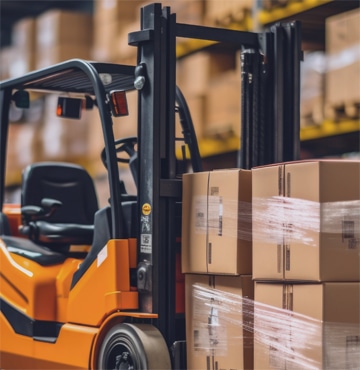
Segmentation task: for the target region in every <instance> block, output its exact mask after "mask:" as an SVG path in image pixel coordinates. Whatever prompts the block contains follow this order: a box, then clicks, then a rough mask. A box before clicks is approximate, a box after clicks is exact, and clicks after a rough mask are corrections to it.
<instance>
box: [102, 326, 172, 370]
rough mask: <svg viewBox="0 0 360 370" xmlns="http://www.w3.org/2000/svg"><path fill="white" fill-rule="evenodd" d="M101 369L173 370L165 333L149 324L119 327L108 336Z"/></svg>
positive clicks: (112, 329)
mask: <svg viewBox="0 0 360 370" xmlns="http://www.w3.org/2000/svg"><path fill="white" fill-rule="evenodd" d="M97 365H98V366H97V368H98V369H101V370H105V369H106V370H108V369H109V370H120V369H121V370H159V369H164V370H165V369H166V370H170V369H171V361H170V355H169V350H168V348H167V345H166V342H165V340H164V338H163V337H162V335H161V333H160V332H159V330H158V329H156V328H155V327H154V326H152V325H149V324H138V325H135V324H118V325H115V326H114V327H112V328H111V329H110V330H109V332H108V333H107V334H106V336H105V338H104V340H103V342H102V344H101V347H100V351H99V355H98V361H97Z"/></svg>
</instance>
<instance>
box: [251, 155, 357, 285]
mask: <svg viewBox="0 0 360 370" xmlns="http://www.w3.org/2000/svg"><path fill="white" fill-rule="evenodd" d="M279 174H282V175H281V176H280V175H279ZM282 189H283V190H282ZM279 195H280V198H278V204H277V205H278V206H279V212H280V211H282V210H283V209H281V202H284V207H285V205H286V207H287V212H289V210H290V213H288V214H287V215H288V218H285V219H284V220H283V222H278V220H276V217H277V214H276V210H275V211H274V210H273V209H271V208H272V207H271V204H272V203H271V202H273V201H274V198H273V197H276V196H279ZM281 196H283V198H281ZM359 200H360V162H358V161H335V160H334V161H331V160H329V161H303V162H301V161H300V162H292V163H291V162H289V163H286V164H281V165H274V166H268V167H262V168H260V167H259V168H256V169H254V170H253V204H261V202H263V203H266V202H267V201H268V203H269V205H270V206H269V207H268V208H267V209H266V207H265V208H264V207H262V208H261V207H260V208H259V207H257V206H256V205H255V206H254V208H253V233H254V234H253V276H254V279H264V280H279V279H280V280H282V279H285V280H301V281H360V253H359V248H360V234H359V230H360V228H359V226H360V225H359V223H360V216H359V212H356V209H357V207H356V204H360V203H356V202H357V201H359ZM353 201H355V203H354V202H353ZM354 204H355V207H354V206H353V205H354ZM300 206H301V207H300ZM350 206H351V207H350ZM291 207H293V208H291ZM266 212H274V214H273V219H271V217H265V216H267V214H266ZM278 217H279V218H280V217H283V216H282V215H280V213H279V215H278ZM312 219H313V220H314V222H313V224H311V220H312ZM272 222H273V224H271V223H272ZM286 224H287V225H286ZM263 230H266V231H267V232H268V233H269V235H270V236H271V237H269V238H265V237H264V235H266V233H264V234H261V233H262V232H263ZM271 234H272V235H271ZM259 235H261V236H259Z"/></svg>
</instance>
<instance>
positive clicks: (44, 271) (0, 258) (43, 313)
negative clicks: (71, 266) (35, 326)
mask: <svg viewBox="0 0 360 370" xmlns="http://www.w3.org/2000/svg"><path fill="white" fill-rule="evenodd" d="M0 266H1V272H0V279H1V280H0V284H1V295H2V297H5V298H6V300H7V301H8V302H9V303H11V304H13V305H14V306H16V307H17V308H18V309H20V310H21V311H23V313H25V314H26V315H28V316H30V317H32V318H33V319H36V320H52V321H56V276H57V274H58V273H59V271H60V270H61V267H62V265H55V266H47V267H44V266H41V265H39V264H37V263H36V262H34V261H31V260H29V259H27V258H24V257H22V256H19V255H16V254H14V253H9V252H8V251H7V249H6V246H5V245H4V243H3V242H2V241H1V240H0Z"/></svg>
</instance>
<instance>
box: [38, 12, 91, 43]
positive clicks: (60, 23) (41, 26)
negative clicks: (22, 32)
mask: <svg viewBox="0 0 360 370" xmlns="http://www.w3.org/2000/svg"><path fill="white" fill-rule="evenodd" d="M36 32H37V47H38V48H39V49H46V48H49V47H50V48H51V47H55V46H56V45H58V44H72V45H74V44H75V45H78V46H80V47H82V48H84V47H88V48H89V47H90V46H91V43H92V17H91V14H87V13H80V12H72V11H65V10H58V9H53V10H48V11H46V12H44V13H42V14H40V15H39V16H38V17H37V20H36Z"/></svg>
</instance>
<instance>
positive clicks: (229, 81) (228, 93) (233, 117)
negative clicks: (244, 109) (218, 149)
mask: <svg viewBox="0 0 360 370" xmlns="http://www.w3.org/2000/svg"><path fill="white" fill-rule="evenodd" d="M204 131H205V136H207V137H214V138H216V137H222V136H233V135H235V136H237V137H238V138H240V135H241V77H240V71H238V70H233V71H227V72H224V73H222V74H221V75H219V76H218V77H217V78H213V79H211V81H209V87H208V89H207V93H206V119H205V127H204Z"/></svg>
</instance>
